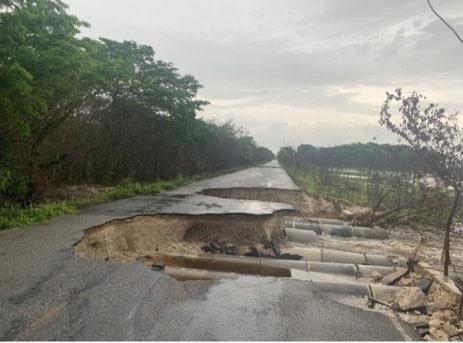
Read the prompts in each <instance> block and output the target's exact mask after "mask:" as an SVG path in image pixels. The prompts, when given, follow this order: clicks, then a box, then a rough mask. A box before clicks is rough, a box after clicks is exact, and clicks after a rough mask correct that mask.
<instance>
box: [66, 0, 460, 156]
mask: <svg viewBox="0 0 463 343" xmlns="http://www.w3.org/2000/svg"><path fill="white" fill-rule="evenodd" d="M67 2H68V3H69V5H70V7H71V12H72V13H75V14H77V15H79V16H80V17H82V18H83V19H85V20H87V21H89V22H90V23H91V24H92V28H91V29H90V30H88V31H85V32H84V34H85V35H90V36H93V37H98V36H105V37H109V38H112V39H118V40H122V39H128V40H136V41H138V42H141V43H145V44H149V45H152V46H153V47H154V48H155V50H156V51H157V53H158V57H159V58H161V59H164V60H168V61H172V62H173V63H174V64H175V65H176V66H178V67H179V68H180V70H181V71H182V72H187V73H191V74H193V75H194V76H195V77H196V78H197V79H198V80H199V81H200V82H201V83H202V84H203V85H204V86H205V88H204V89H203V90H202V91H201V93H200V96H202V97H204V98H206V99H208V100H210V101H211V102H212V105H211V106H209V107H208V108H207V109H206V110H205V112H204V113H203V114H202V116H204V117H205V118H211V119H219V120H228V119H233V120H234V122H235V123H236V124H238V125H245V126H246V127H247V128H248V129H249V131H250V132H251V134H253V135H254V136H255V137H256V139H257V141H258V142H259V143H261V144H263V145H266V146H269V147H270V148H272V149H273V150H277V149H278V147H279V146H280V145H282V144H285V143H290V144H300V143H309V144H315V145H334V144H341V143H349V142H355V141H367V140H371V139H372V138H373V137H377V139H378V140H379V141H391V139H392V138H391V136H390V135H389V134H388V133H387V132H385V131H384V130H383V129H382V128H380V127H379V126H378V124H377V115H378V110H379V108H380V106H381V103H382V101H383V99H384V94H385V92H386V91H387V90H391V89H393V88H395V87H399V86H402V87H404V89H408V90H417V91H420V92H423V93H426V94H427V95H428V96H429V97H430V98H433V99H434V100H436V101H439V102H441V103H443V104H444V105H446V106H449V107H450V108H451V109H458V108H460V109H461V108H463V100H461V99H463V87H462V81H460V80H461V79H462V73H463V64H462V63H461V62H460V61H461V58H462V55H463V47H462V46H461V45H460V44H459V43H458V42H457V40H456V39H455V37H454V36H452V34H451V32H449V30H448V29H447V28H446V27H445V26H444V25H443V24H442V23H441V22H439V21H438V20H437V19H436V18H435V17H434V16H433V15H432V13H431V12H430V11H429V9H428V7H427V5H426V2H425V1H417V0H407V1H393V2H392V1H383V0H350V1H339V0H336V1H335V0H318V1H306V0H292V1H287V0H253V1H248V0H153V1H151V0H138V1H136V2H134V1H127V0H125V1H123V0H111V1H109V0H100V1H94V0H68V1H67ZM434 3H435V7H436V8H437V9H438V10H439V11H440V12H441V13H442V15H444V16H445V17H446V18H448V20H449V21H450V22H452V24H453V25H454V26H455V27H456V28H457V29H458V30H460V32H463V3H462V1H461V0H446V1H443V0H434Z"/></svg>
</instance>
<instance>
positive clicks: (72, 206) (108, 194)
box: [0, 177, 198, 230]
mask: <svg viewBox="0 0 463 343" xmlns="http://www.w3.org/2000/svg"><path fill="white" fill-rule="evenodd" d="M196 179H198V177H196V178H190V179H186V178H183V177H179V178H177V179H175V180H171V181H156V182H152V183H140V182H133V181H124V182H122V183H121V184H119V185H117V186H115V187H113V188H112V189H111V190H109V191H101V192H99V193H97V194H95V195H93V196H90V197H87V198H81V199H74V200H65V201H58V202H45V203H42V204H38V205H35V206H32V207H28V208H21V207H19V206H17V205H14V206H11V207H8V208H0V230H5V229H11V228H19V227H25V226H29V225H32V224H37V223H40V222H43V221H44V220H47V219H50V218H53V217H57V216H61V215H65V214H73V213H76V212H78V211H79V210H80V209H82V208H85V207H87V206H90V205H96V204H101V203H105V202H109V201H114V200H118V199H124V198H130V197H134V196H137V195H155V194H158V193H160V192H164V191H169V190H172V189H174V188H177V187H181V186H184V185H186V184H188V183H190V182H192V181H194V180H196Z"/></svg>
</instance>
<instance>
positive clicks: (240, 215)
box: [0, 165, 415, 341]
mask: <svg viewBox="0 0 463 343" xmlns="http://www.w3.org/2000/svg"><path fill="white" fill-rule="evenodd" d="M222 187H223V188H226V189H229V188H275V189H290V190H291V189H292V190H295V189H296V188H297V187H295V186H294V184H293V183H292V181H291V179H290V178H289V177H288V176H287V174H286V173H285V171H284V170H283V169H281V168H279V167H278V166H275V165H274V166H267V167H261V168H250V169H248V170H245V171H240V172H237V173H233V174H228V175H224V176H222V177H218V178H214V179H210V180H206V181H202V182H200V183H197V184H193V185H190V186H188V187H184V188H181V189H178V190H175V191H173V192H169V193H164V194H162V195H159V196H143V197H136V198H132V199H124V200H119V201H116V202H113V203H107V204H102V205H98V206H95V207H92V208H89V209H86V210H85V211H83V212H81V213H79V214H76V215H70V216H65V217H61V218H58V219H56V220H52V221H50V222H49V223H46V224H44V225H41V226H37V227H36V228H34V229H33V230H21V231H19V230H18V231H16V230H10V231H5V232H1V233H0V238H1V239H0V253H1V255H2V264H0V278H1V277H2V276H4V278H2V279H1V282H0V308H2V309H4V311H0V337H1V338H2V339H7V340H14V339H22V340H52V339H56V340H67V339H81V340H262V339H267V340H345V339H349V340H381V341H384V340H400V339H405V338H406V336H404V335H403V331H401V330H399V329H398V328H397V325H396V324H394V323H395V322H394V321H390V320H389V319H388V318H387V317H385V316H384V315H383V314H381V313H378V312H365V311H364V310H363V309H359V308H354V307H352V306H347V305H344V304H342V303H340V302H338V301H333V300H332V296H333V295H332V294H337V295H341V296H342V297H349V296H354V297H355V298H356V299H362V297H368V298H375V299H377V300H379V298H380V297H379V293H378V292H377V291H376V292H375V290H377V289H380V290H381V289H382V290H386V291H387V292H388V293H394V292H395V293H397V290H400V289H402V288H403V287H404V286H400V285H397V284H391V285H386V284H382V285H381V284H378V285H377V286H374V287H373V286H372V284H373V283H374V282H373V281H374V278H373V276H375V275H376V277H377V278H378V274H379V275H380V276H381V277H386V279H387V275H388V274H390V273H393V272H397V271H400V272H402V271H403V270H404V269H406V268H404V266H405V264H403V260H401V259H391V258H390V256H379V255H378V256H377V255H373V254H363V253H360V254H352V253H347V252H340V251H333V250H330V249H325V248H317V247H316V246H313V245H311V244H312V243H311V244H299V243H293V242H291V241H290V240H289V239H288V236H287V235H286V233H285V229H286V228H287V227H288V226H287V225H285V216H287V217H288V218H287V219H288V220H291V219H290V217H289V216H293V217H294V216H295V215H296V214H297V213H296V211H295V209H294V206H292V205H290V204H287V203H275V202H269V201H262V200H243V199H233V198H225V197H213V196H208V195H205V193H207V191H206V192H205V191H204V190H205V189H208V188H213V189H220V188H222ZM250 198H251V197H249V199H250ZM263 200H265V199H263ZM311 216H313V217H320V216H322V217H324V216H325V215H324V214H317V213H316V212H313V214H311ZM333 218H334V216H333ZM295 229H297V228H295ZM305 232H309V231H307V230H305ZM320 237H322V236H320ZM323 237H326V236H323ZM333 237H334V236H333ZM359 239H361V238H359ZM72 246H73V248H71V247H72ZM105 260H108V262H105ZM137 261H138V262H137ZM121 262H126V263H121ZM177 280H180V281H182V282H178V281H177ZM191 280H194V281H191ZM115 285H117V286H115ZM413 287H415V286H413ZM320 290H322V291H323V292H320ZM372 291H373V292H374V293H373V292H372ZM327 323H329V324H327Z"/></svg>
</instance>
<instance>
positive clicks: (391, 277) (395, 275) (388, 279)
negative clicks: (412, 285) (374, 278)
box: [382, 269, 407, 285]
mask: <svg viewBox="0 0 463 343" xmlns="http://www.w3.org/2000/svg"><path fill="white" fill-rule="evenodd" d="M405 274H407V270H406V269H401V270H396V271H395V272H392V273H389V274H387V275H386V276H385V277H383V280H382V283H383V284H384V285H391V284H393V283H394V282H396V281H397V280H398V279H400V278H402V277H403V276H404V275H405Z"/></svg>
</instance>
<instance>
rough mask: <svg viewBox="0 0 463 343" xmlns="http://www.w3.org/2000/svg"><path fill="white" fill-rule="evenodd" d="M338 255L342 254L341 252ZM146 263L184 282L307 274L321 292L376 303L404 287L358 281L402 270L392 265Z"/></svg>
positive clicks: (174, 259)
mask: <svg viewBox="0 0 463 343" xmlns="http://www.w3.org/2000/svg"><path fill="white" fill-rule="evenodd" d="M337 253H338V254H342V253H341V252H337ZM377 256H378V257H377V258H376V260H377V261H386V258H385V257H384V256H380V255H377ZM145 262H147V263H148V264H151V265H152V266H153V268H156V269H158V268H160V267H162V268H163V269H164V271H165V272H166V273H167V274H168V275H171V276H172V277H174V278H176V279H177V280H182V281H185V280H214V279H230V278H232V279H233V278H236V277H238V276H239V275H240V274H248V275H260V276H273V277H288V278H289V277H291V275H292V272H291V271H295V270H297V271H301V272H302V273H305V274H306V276H307V278H306V280H309V281H311V282H312V283H313V284H314V285H316V286H317V287H318V288H319V289H321V290H324V291H327V292H336V293H343V294H350V295H358V296H369V297H371V298H374V299H383V300H387V299H386V298H387V297H392V296H394V295H395V294H396V293H397V292H398V291H400V289H401V287H395V286H385V285H380V284H369V283H366V282H365V281H364V282H359V281H356V280H358V279H359V278H365V279H366V278H368V276H369V275H370V273H371V272H373V271H376V272H378V273H380V274H381V275H383V276H384V275H387V274H389V273H391V272H393V271H397V270H399V269H402V268H401V267H396V266H392V265H388V266H376V265H366V264H353V263H336V262H317V261H301V260H283V259H273V258H260V257H245V256H224V255H213V256H184V255H164V256H157V257H153V258H150V260H149V261H145ZM401 262H404V261H401ZM320 274H330V275H334V276H336V275H338V276H344V277H347V278H345V279H343V280H342V281H330V280H329V279H324V278H321V279H320V278H319V277H316V276H318V275H320ZM312 276H315V277H312ZM350 278H351V279H352V280H351V281H349V279H350ZM365 279H364V280H365Z"/></svg>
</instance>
